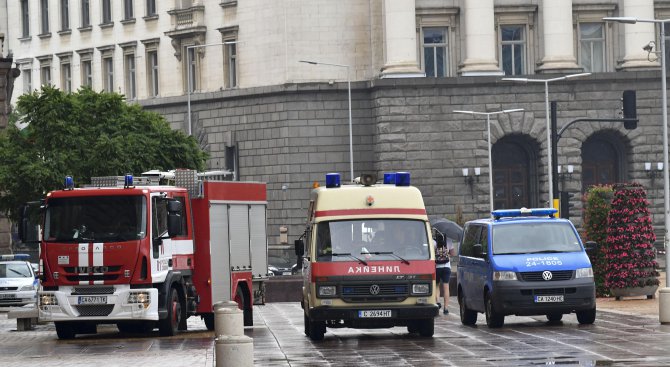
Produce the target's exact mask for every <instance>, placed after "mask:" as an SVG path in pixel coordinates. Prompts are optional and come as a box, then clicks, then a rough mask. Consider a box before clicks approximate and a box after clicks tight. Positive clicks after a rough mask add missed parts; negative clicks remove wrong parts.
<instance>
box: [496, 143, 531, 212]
mask: <svg viewBox="0 0 670 367" xmlns="http://www.w3.org/2000/svg"><path fill="white" fill-rule="evenodd" d="M537 152H538V146H537V143H535V142H534V141H532V140H531V139H530V138H529V137H527V136H525V135H508V136H505V137H503V138H501V139H499V140H498V141H497V142H496V143H495V144H493V147H492V149H491V156H492V160H493V194H494V195H493V208H494V209H507V208H521V207H527V208H530V207H536V206H537V204H538V201H539V200H538V196H539V195H538V189H537V187H538V185H537V181H538V180H537V168H536V167H537V156H538V153H537Z"/></svg>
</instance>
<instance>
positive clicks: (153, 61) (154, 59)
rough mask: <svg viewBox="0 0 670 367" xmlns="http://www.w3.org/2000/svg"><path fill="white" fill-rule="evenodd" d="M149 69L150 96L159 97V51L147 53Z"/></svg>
mask: <svg viewBox="0 0 670 367" xmlns="http://www.w3.org/2000/svg"><path fill="white" fill-rule="evenodd" d="M147 69H148V70H147V77H148V84H149V95H150V96H151V97H158V51H156V50H151V51H149V52H147Z"/></svg>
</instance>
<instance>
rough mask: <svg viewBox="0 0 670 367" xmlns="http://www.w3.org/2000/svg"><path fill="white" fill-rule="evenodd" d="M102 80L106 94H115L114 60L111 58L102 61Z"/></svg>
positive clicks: (104, 58)
mask: <svg viewBox="0 0 670 367" xmlns="http://www.w3.org/2000/svg"><path fill="white" fill-rule="evenodd" d="M102 79H103V83H104V85H103V88H104V89H105V92H110V93H111V92H114V59H113V58H112V57H111V56H107V57H103V59H102Z"/></svg>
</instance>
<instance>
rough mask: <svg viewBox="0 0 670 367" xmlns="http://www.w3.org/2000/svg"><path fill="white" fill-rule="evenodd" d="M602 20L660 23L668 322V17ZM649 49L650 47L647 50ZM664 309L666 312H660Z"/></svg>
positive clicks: (667, 317) (664, 318)
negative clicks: (666, 36)
mask: <svg viewBox="0 0 670 367" xmlns="http://www.w3.org/2000/svg"><path fill="white" fill-rule="evenodd" d="M603 20H604V21H611V22H618V23H625V24H635V23H638V22H639V23H658V24H660V31H661V33H660V39H659V41H660V43H661V52H660V53H659V55H658V57H659V58H660V59H661V89H662V91H661V99H662V105H663V204H664V205H663V209H664V214H665V216H664V218H665V225H664V227H665V228H663V248H664V249H665V289H662V290H661V296H660V297H659V300H658V301H659V302H658V307H659V320H660V322H661V323H670V311H667V310H669V309H670V303H668V302H670V297H667V296H670V288H668V287H670V269H668V265H669V264H670V252H669V251H668V240H669V239H668V228H670V174H669V170H668V91H667V86H666V80H665V78H666V71H665V62H666V61H665V23H668V22H670V19H638V18H635V17H605V18H603ZM649 51H651V49H650V50H649ZM663 310H666V312H662V311H663Z"/></svg>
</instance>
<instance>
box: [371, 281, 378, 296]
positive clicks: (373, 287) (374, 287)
mask: <svg viewBox="0 0 670 367" xmlns="http://www.w3.org/2000/svg"><path fill="white" fill-rule="evenodd" d="M370 294H372V295H373V296H376V295H378V294H379V286H378V285H377V284H373V285H371V286H370Z"/></svg>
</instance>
